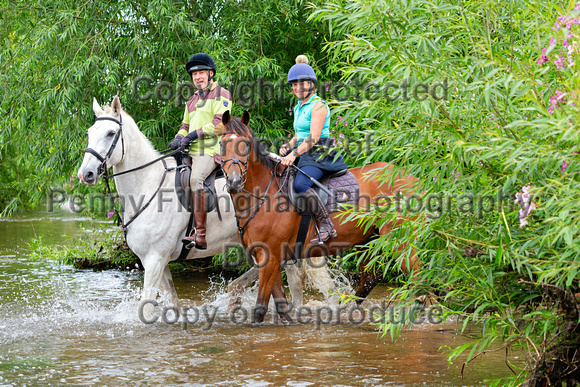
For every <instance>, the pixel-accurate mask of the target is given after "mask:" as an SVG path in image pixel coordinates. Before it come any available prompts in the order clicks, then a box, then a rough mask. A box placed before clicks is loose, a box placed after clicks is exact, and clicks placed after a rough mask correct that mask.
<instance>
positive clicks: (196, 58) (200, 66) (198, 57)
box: [185, 52, 217, 75]
mask: <svg viewBox="0 0 580 387" xmlns="http://www.w3.org/2000/svg"><path fill="white" fill-rule="evenodd" d="M185 70H186V71H187V72H188V73H189V75H191V73H192V72H194V71H197V70H213V73H214V75H215V74H216V73H217V70H216V67H215V63H214V61H213V59H212V58H211V56H209V55H207V54H205V53H203V52H198V53H197V54H194V55H193V56H192V57H191V58H189V60H188V61H187V64H186V65H185ZM210 75H211V74H210Z"/></svg>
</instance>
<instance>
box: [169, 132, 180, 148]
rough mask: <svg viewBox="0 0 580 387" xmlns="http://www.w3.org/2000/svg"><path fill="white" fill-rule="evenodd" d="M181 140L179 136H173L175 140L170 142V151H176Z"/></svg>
mask: <svg viewBox="0 0 580 387" xmlns="http://www.w3.org/2000/svg"><path fill="white" fill-rule="evenodd" d="M182 138H183V136H182V135H181V134H178V135H177V136H175V138H174V139H173V141H171V142H170V143H169V149H171V150H177V148H179V145H180V144H181V139H182Z"/></svg>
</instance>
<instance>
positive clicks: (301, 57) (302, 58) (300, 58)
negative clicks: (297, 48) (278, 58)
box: [296, 55, 308, 64]
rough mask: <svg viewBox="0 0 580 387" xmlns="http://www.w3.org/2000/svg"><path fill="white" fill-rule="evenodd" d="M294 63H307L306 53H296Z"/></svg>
mask: <svg viewBox="0 0 580 387" xmlns="http://www.w3.org/2000/svg"><path fill="white" fill-rule="evenodd" d="M296 63H306V64H308V58H307V57H306V55H298V56H297V57H296Z"/></svg>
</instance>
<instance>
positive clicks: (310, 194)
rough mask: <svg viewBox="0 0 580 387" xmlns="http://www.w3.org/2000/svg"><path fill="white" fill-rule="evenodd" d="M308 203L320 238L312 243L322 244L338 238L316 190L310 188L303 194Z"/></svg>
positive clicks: (311, 241)
mask: <svg viewBox="0 0 580 387" xmlns="http://www.w3.org/2000/svg"><path fill="white" fill-rule="evenodd" d="M303 195H304V198H305V199H306V202H307V203H308V208H309V209H310V211H311V212H312V214H313V215H314V220H315V221H316V225H317V226H318V236H317V237H316V238H313V239H311V240H310V243H313V244H321V243H322V242H325V241H327V240H329V239H331V238H335V237H336V236H337V234H336V230H335V229H334V225H333V224H332V221H331V220H330V216H329V215H328V212H327V211H326V206H325V205H324V204H323V203H322V201H321V200H320V198H319V197H318V194H317V193H316V191H314V188H310V189H309V190H308V191H306V192H304V193H303Z"/></svg>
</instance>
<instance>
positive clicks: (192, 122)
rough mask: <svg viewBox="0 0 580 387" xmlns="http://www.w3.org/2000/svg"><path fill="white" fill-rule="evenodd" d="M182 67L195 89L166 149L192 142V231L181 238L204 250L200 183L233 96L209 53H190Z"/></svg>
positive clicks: (210, 166) (214, 156)
mask: <svg viewBox="0 0 580 387" xmlns="http://www.w3.org/2000/svg"><path fill="white" fill-rule="evenodd" d="M185 70H186V71H187V72H188V73H189V75H190V76H191V80H192V81H193V84H194V85H195V87H196V88H197V91H196V92H195V93H194V94H193V95H192V96H191V97H190V98H189V100H188V101H187V105H186V106H185V112H184V114H183V122H182V124H181V128H180V129H179V131H178V132H177V135H176V136H175V139H173V141H171V143H170V144H169V148H171V149H178V148H180V147H181V149H185V148H186V147H187V146H188V145H190V144H191V146H190V149H189V154H190V156H191V159H192V165H193V168H192V169H191V177H190V185H191V191H192V195H191V198H192V207H193V213H194V217H195V234H194V235H191V236H185V237H184V238H183V240H182V241H183V243H186V244H188V245H195V247H197V248H198V249H206V248H207V242H206V240H205V229H206V227H205V221H206V212H205V191H204V189H203V182H204V181H205V179H206V178H207V177H208V176H209V175H210V174H211V172H212V171H213V170H214V169H215V167H216V166H218V165H219V159H218V158H219V155H220V148H219V141H217V137H216V134H218V133H219V130H220V127H221V122H222V115H223V113H225V112H226V111H227V110H230V109H231V107H232V97H231V94H230V92H229V91H227V90H226V89H224V88H222V87H220V86H219V85H218V84H217V82H215V81H214V80H213V77H214V76H215V74H216V72H217V69H216V65H215V63H214V61H213V59H212V58H211V56H209V55H208V54H205V53H203V52H200V53H197V54H195V55H193V56H192V57H191V58H190V59H189V61H188V62H187V64H186V65H185ZM216 127H217V129H216Z"/></svg>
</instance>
